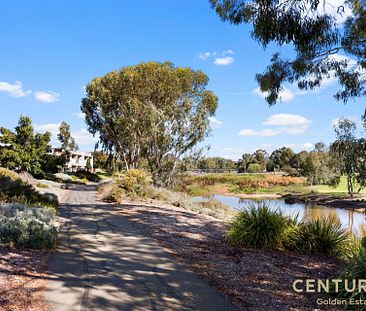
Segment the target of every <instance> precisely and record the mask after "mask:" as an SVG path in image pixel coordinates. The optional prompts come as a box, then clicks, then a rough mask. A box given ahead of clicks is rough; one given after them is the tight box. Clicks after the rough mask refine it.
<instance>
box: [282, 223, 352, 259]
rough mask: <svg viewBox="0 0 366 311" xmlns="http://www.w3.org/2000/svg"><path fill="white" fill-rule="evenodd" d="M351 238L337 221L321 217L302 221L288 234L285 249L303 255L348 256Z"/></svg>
mask: <svg viewBox="0 0 366 311" xmlns="http://www.w3.org/2000/svg"><path fill="white" fill-rule="evenodd" d="M350 242H351V236H350V235H349V233H348V232H347V230H346V229H344V228H342V225H341V223H340V221H339V220H338V219H335V218H334V217H325V218H324V217H323V218H318V219H304V220H302V221H301V222H300V223H299V224H298V225H297V226H296V227H294V228H293V230H291V231H290V232H289V234H288V235H287V238H286V242H285V244H286V247H287V248H288V249H290V250H294V251H297V252H300V253H305V254H319V255H325V256H329V257H335V258H344V257H346V256H347V255H348V252H349V246H350Z"/></svg>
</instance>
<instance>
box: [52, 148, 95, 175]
mask: <svg viewBox="0 0 366 311" xmlns="http://www.w3.org/2000/svg"><path fill="white" fill-rule="evenodd" d="M62 153H63V150H62V149H61V148H52V154H53V155H56V156H60V155H61V154H62ZM88 163H89V164H88ZM88 166H89V169H91V170H93V167H94V163H93V155H92V153H90V152H88V153H86V152H80V151H69V158H68V159H67V162H66V167H65V169H66V171H69V172H76V171H82V170H87V169H88Z"/></svg>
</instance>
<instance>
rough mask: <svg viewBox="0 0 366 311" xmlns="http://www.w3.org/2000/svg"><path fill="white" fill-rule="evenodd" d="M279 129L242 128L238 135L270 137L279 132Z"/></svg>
mask: <svg viewBox="0 0 366 311" xmlns="http://www.w3.org/2000/svg"><path fill="white" fill-rule="evenodd" d="M280 133H281V131H280V130H273V129H263V130H260V131H256V130H253V129H242V130H241V131H240V132H239V133H238V135H239V136H244V137H271V136H276V135H278V134H280Z"/></svg>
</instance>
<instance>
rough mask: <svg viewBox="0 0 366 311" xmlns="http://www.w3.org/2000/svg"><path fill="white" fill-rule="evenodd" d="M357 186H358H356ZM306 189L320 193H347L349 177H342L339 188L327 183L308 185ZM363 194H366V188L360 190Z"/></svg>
mask: <svg viewBox="0 0 366 311" xmlns="http://www.w3.org/2000/svg"><path fill="white" fill-rule="evenodd" d="M355 188H357V187H355ZM305 189H309V190H310V191H313V192H318V193H342V194H347V193H348V191H347V179H346V177H341V182H340V183H339V185H338V187H337V188H332V187H329V186H326V185H317V186H308V187H305ZM360 193H361V194H366V189H363V190H361V192H360Z"/></svg>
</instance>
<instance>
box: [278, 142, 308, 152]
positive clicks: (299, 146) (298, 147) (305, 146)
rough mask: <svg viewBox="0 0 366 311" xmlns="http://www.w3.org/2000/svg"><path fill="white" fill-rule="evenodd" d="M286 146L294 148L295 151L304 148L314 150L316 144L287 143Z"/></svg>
mask: <svg viewBox="0 0 366 311" xmlns="http://www.w3.org/2000/svg"><path fill="white" fill-rule="evenodd" d="M284 146H285V147H288V148H291V149H294V150H295V151H302V150H313V149H314V144H312V143H303V144H286V145H284Z"/></svg>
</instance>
